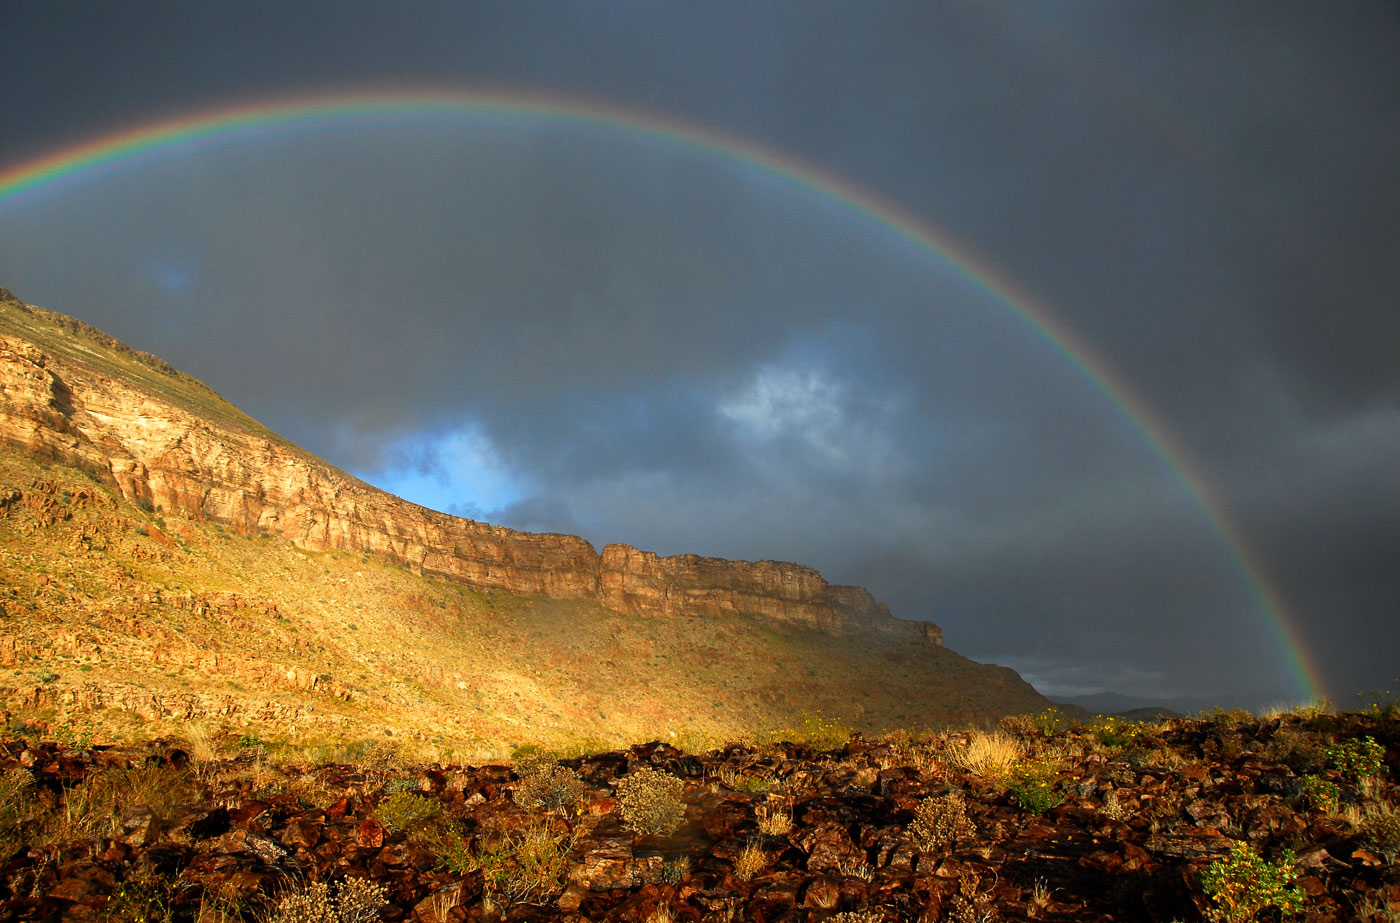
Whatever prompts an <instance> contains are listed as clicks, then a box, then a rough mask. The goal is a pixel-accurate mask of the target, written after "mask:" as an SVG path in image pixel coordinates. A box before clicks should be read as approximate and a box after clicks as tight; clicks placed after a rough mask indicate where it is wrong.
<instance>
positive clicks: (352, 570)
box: [0, 452, 1041, 757]
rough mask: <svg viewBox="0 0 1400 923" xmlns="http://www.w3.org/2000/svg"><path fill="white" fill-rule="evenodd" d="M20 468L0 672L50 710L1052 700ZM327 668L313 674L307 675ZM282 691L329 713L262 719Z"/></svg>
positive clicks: (663, 714) (952, 706) (436, 736)
mask: <svg viewBox="0 0 1400 923" xmlns="http://www.w3.org/2000/svg"><path fill="white" fill-rule="evenodd" d="M6 488H15V489H17V490H18V491H19V492H20V493H21V494H22V499H21V500H20V501H18V502H15V503H12V504H11V505H10V507H9V508H8V509H7V510H5V511H4V513H3V514H0V585H3V586H4V587H6V588H7V589H6V590H5V591H3V592H4V593H6V594H7V595H6V596H5V597H3V598H0V602H3V606H4V610H5V614H4V617H3V619H0V640H3V638H5V637H10V638H15V639H17V640H18V641H19V642H21V659H20V660H19V661H18V662H17V663H15V664H14V665H12V666H10V667H8V668H6V669H5V670H4V671H0V687H8V688H10V689H11V690H13V692H12V693H11V694H10V697H11V698H12V699H13V698H14V697H15V696H17V695H21V694H23V693H25V692H26V691H28V690H32V689H33V688H34V687H35V686H36V685H37V686H39V687H42V688H43V689H44V690H45V692H46V693H48V694H47V695H46V696H45V697H44V700H43V701H42V702H41V703H40V707H38V708H37V709H35V712H36V714H35V715H34V716H33V717H39V718H42V719H45V720H50V721H57V720H60V719H61V718H62V717H63V715H64V714H66V713H68V712H73V717H74V720H75V721H78V722H81V721H86V720H94V719H95V720H96V722H97V723H98V725H99V726H101V727H103V728H104V729H105V731H104V733H107V734H111V735H113V736H119V737H126V736H145V735H148V734H155V733H161V732H164V731H166V730H169V729H170V727H171V726H172V725H171V722H170V721H159V720H158V721H150V720H146V721H139V720H138V718H137V716H136V715H135V714H133V713H132V710H131V709H120V708H114V707H108V708H106V709H104V710H102V711H99V712H96V713H95V714H90V713H89V712H88V711H87V710H82V709H77V708H75V707H73V706H71V705H66V704H65V702H64V698H65V697H64V695H63V693H65V692H67V691H70V690H78V689H81V688H82V687H83V685H84V684H86V683H95V684H98V685H99V686H101V687H103V688H113V687H126V688H131V687H137V688H141V689H148V690H150V691H151V692H153V693H155V694H157V695H160V696H163V697H165V698H166V699H174V698H176V697H178V696H179V695H180V694H183V693H202V694H204V695H205V696H206V697H217V696H228V697H229V699H230V700H231V701H232V702H234V703H238V704H240V705H242V706H243V710H242V711H241V712H238V713H235V714H233V715H228V716H219V715H216V714H212V711H214V710H216V709H215V706H216V704H217V703H216V702H214V701H213V700H212V698H206V701H205V703H204V705H203V706H201V711H200V712H198V713H197V714H196V717H198V718H201V719H202V720H207V721H210V722H214V723H224V724H231V725H233V726H236V727H243V726H246V727H247V728H249V729H250V730H252V731H253V732H254V733H257V734H259V735H263V736H267V735H274V736H275V735H292V736H298V737H301V738H307V739H316V738H325V739H330V738H341V737H348V738H357V737H366V736H371V735H373V736H380V735H383V734H384V733H385V732H386V731H388V732H389V733H390V734H391V735H392V736H393V737H394V738H395V739H396V740H399V741H405V740H408V741H414V742H415V743H416V745H417V746H419V747H423V748H429V749H431V748H437V749H438V750H441V751H448V752H451V753H454V754H456V755H459V756H463V757H465V756H469V755H470V756H477V755H484V754H488V753H501V752H503V751H505V750H507V749H508V748H509V747H511V746H513V745H518V744H521V743H526V742H546V743H550V744H552V745H554V746H566V747H579V746H589V745H593V746H601V745H604V744H611V743H619V742H622V741H627V740H636V739H641V738H650V737H663V738H669V739H675V738H677V736H678V737H679V738H680V739H681V740H682V742H686V743H688V744H691V745H694V744H696V743H697V742H699V741H700V740H703V739H706V738H708V739H714V738H723V737H730V738H735V737H741V736H744V735H746V734H750V733H754V732H756V731H757V730H759V729H761V728H764V727H774V726H782V725H791V724H792V723H793V722H795V721H798V720H800V715H801V713H802V712H804V711H811V712H820V713H822V714H825V715H828V716H832V717H836V718H840V719H842V720H844V721H846V722H848V723H851V724H853V725H857V726H862V727H868V728H872V729H873V728H883V727H893V726H904V727H917V726H935V725H942V724H947V723H958V722H963V721H970V720H975V719H977V718H978V717H984V716H985V715H986V714H987V713H988V712H992V711H1025V710H1029V709H1033V708H1035V707H1036V706H1038V705H1039V704H1040V701H1041V700H1039V699H1038V697H1036V696H1034V694H1033V693H1030V694H1029V695H1028V694H1027V690H1028V687H1026V689H1021V688H1019V687H1018V685H1017V684H1015V683H1014V682H1012V683H1007V684H1006V687H1005V688H998V687H992V688H984V684H985V683H986V679H987V677H986V674H987V672H988V671H987V668H984V667H982V666H980V665H976V664H973V663H971V662H970V661H967V660H966V659H965V658H962V657H960V656H959V655H957V654H955V653H953V652H951V651H946V650H942V649H938V648H929V647H923V646H915V645H912V644H893V643H890V642H879V641H866V642H853V641H850V640H847V639H840V638H834V637H830V636H827V635H822V634H817V633H812V632H803V631H790V630H775V629H773V628H769V627H767V626H763V625H759V624H755V623H749V622H742V621H736V620H725V621H714V620H705V619H669V618H668V619H662V618H642V617H630V616H624V615H620V614H618V613H616V612H613V611H611V610H608V609H605V608H603V607H601V606H598V605H597V604H595V603H590V602H581V601H560V600H544V599H535V598H524V597H514V596H506V595H489V594H482V593H477V592H473V591H471V590H469V589H467V588H465V587H463V586H461V585H460V584H456V583H453V582H450V581H446V580H440V579H433V578H425V577H421V576H418V575H415V574H413V573H411V572H409V571H408V570H407V569H405V568H398V567H393V566H388V565H385V564H381V563H377V562H373V561H369V560H365V559H361V558H359V557H357V556H350V555H341V554H313V553H308V552H304V551H300V550H298V549H296V548H295V547H293V546H292V545H290V544H288V543H285V542H281V541H276V540H271V539H260V538H254V537H245V536H239V535H234V534H232V533H231V532H227V531H225V530H222V529H220V528H219V527H217V526H214V525H210V524H206V523H197V522H193V521H188V520H183V519H178V518H175V517H173V516H162V515H160V514H159V513H153V512H146V511H143V510H141V509H139V508H137V507H135V506H133V505H130V504H127V503H125V502H123V501H121V500H120V499H118V498H117V497H116V496H115V495H113V494H111V493H109V492H108V491H106V490H105V489H103V488H101V487H100V486H98V485H97V484H95V483H94V482H93V481H91V480H89V479H88V478H86V477H85V476H84V475H83V474H81V473H79V472H76V471H73V470H70V469H67V468H63V467H59V466H51V467H44V466H41V465H39V464H37V463H35V462H33V461H31V460H29V459H27V458H23V457H18V456H16V455H15V454H14V453H9V452H5V453H0V494H4V493H5V491H6ZM84 492H85V493H86V494H87V495H88V496H89V497H91V499H86V498H84V497H83V496H82V494H83V493H84ZM65 496H66V498H67V499H65ZM50 520H52V521H50ZM226 594H237V596H238V597H239V599H240V600H241V602H242V603H243V604H244V605H242V606H241V607H236V606H237V602H235V603H234V605H233V606H231V605H229V600H228V598H227V596H226ZM264 602H271V603H273V604H275V607H276V611H275V612H271V611H267V612H265V611H263V610H262V609H260V608H258V605H259V604H261V603H264ZM201 604H202V605H201ZM201 610H202V611H201ZM210 655H217V656H218V658H219V659H218V662H217V663H216V664H215V663H212V662H211V661H210ZM288 671H294V674H295V675H294V676H293V677H292V678H291V679H289V678H288V677H287V673H288ZM52 674H57V678H51V675H52ZM310 676H317V677H320V679H319V680H318V683H317V688H315V689H310V690H307V689H304V688H301V687H302V686H303V685H304V684H305V678H306V677H310ZM997 678H998V679H1003V680H1004V679H1005V677H1001V676H998V677H997ZM45 680H47V681H45ZM979 690H980V691H979ZM269 699H271V700H273V701H277V702H281V703H284V704H286V705H288V706H298V705H302V706H306V705H309V706H311V708H312V709H314V710H313V711H312V712H311V713H310V714H309V715H308V714H304V715H301V716H299V717H298V716H296V715H293V714H282V715H271V716H264V717H262V718H254V717H251V716H250V712H251V711H255V710H256V709H257V708H258V707H259V706H260V705H261V704H262V703H263V702H265V701H267V700H269ZM78 704H81V703H78ZM109 706H110V703H109ZM147 711H148V718H149V711H150V710H149V709H147ZM79 712H81V713H79ZM173 719H174V723H176V724H178V723H179V720H180V719H179V716H178V715H177V716H173Z"/></svg>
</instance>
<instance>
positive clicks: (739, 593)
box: [0, 295, 942, 644]
mask: <svg viewBox="0 0 1400 923" xmlns="http://www.w3.org/2000/svg"><path fill="white" fill-rule="evenodd" d="M5 309H6V311H7V312H9V315H8V316H6V317H5V318H4V320H3V321H0V336H6V337H8V339H4V340H0V357H3V359H4V368H3V369H2V370H0V377H3V379H4V381H5V382H6V396H7V400H6V402H5V403H4V405H2V406H0V439H3V440H5V441H7V442H9V443H10V444H12V445H14V446H16V447H18V448H21V449H23V450H24V451H26V452H28V453H29V454H31V455H34V456H36V457H41V458H48V459H52V460H54V461H62V462H65V463H68V464H74V465H77V466H79V467H81V468H83V469H84V470H87V471H89V472H90V473H92V474H94V475H96V476H97V477H99V478H100V479H102V480H103V481H104V482H105V483H107V484H109V486H114V487H115V488H116V489H117V490H119V491H120V492H121V493H122V495H123V496H125V497H126V498H128V499H130V500H133V501H136V502H144V503H149V504H151V505H152V506H153V507H155V508H157V509H160V510H170V511H178V512H180V513H182V514H184V515H187V516H191V517H195V518H202V519H206V520H208V521H211V522H217V523H220V524H222V525H225V526H228V527H231V528H234V529H236V530H238V531H240V532H242V533H245V534H261V533H264V532H266V533H270V534H273V535H277V536H280V537H282V538H284V539H287V540H289V541H292V542H293V543H294V544H296V545H298V547H302V548H305V549H307V550H312V551H328V550H335V551H345V552H350V553H361V552H368V553H369V554H371V555H372V556H374V557H377V558H380V559H383V560H388V561H394V562H397V563H401V564H406V565H408V566H409V567H411V568H413V569H415V570H417V571H419V572H422V573H430V574H436V575H441V576H446V577H451V578H454V579H460V580H463V581H464V582H466V583H467V585H469V586H471V587H473V588H475V589H490V590H503V591H509V592H518V593H525V594H531V595H533V594H539V595H543V596H546V597H549V598H580V599H597V600H598V601H600V602H601V603H603V604H604V605H606V606H608V607H609V608H613V609H618V610H620V611H625V612H633V613H645V612H656V613H659V614H663V615H668V614H677V613H688V614H705V615H711V616H719V615H746V616H758V617H763V618H769V619H774V620H777V621H781V622H789V623H793V624H802V625H808V626H810V627H814V628H817V629H819V630H824V631H831V632H834V633H843V632H847V631H852V630H865V631H884V632H898V631H904V632H911V633H916V634H918V635H919V636H921V637H922V638H924V639H925V640H927V641H929V642H930V643H934V644H941V643H942V632H941V630H940V629H939V628H938V627H937V626H936V625H933V624H932V623H927V622H915V621H911V620H904V619H896V618H894V616H892V615H891V613H890V612H889V609H888V607H886V606H884V605H882V604H880V603H878V602H877V601H876V600H875V599H874V597H873V596H871V594H870V593H869V592H868V591H867V590H865V589H864V588H863V587H851V586H837V585H832V584H829V583H828V582H827V581H826V580H825V579H824V578H823V577H822V576H821V574H820V573H818V572H817V571H816V570H815V569H813V568H810V567H807V566H805V565H801V564H795V563H791V562H784V561H731V560H727V559H722V558H713V557H702V556H699V555H693V554H682V555H674V556H667V557H662V556H660V555H657V554H655V553H652V552H647V551H643V550H641V549H637V548H634V547H632V546H630V545H625V544H620V543H615V544H609V545H606V546H605V547H604V548H603V550H602V551H601V552H598V551H597V550H595V549H594V548H593V546H592V545H591V544H590V543H589V542H587V541H586V540H584V539H582V538H580V537H578V536H574V535H568V534H565V533H532V532H520V531H517V530H513V529H508V528H506V527H504V526H498V525H493V524H489V523H481V522H477V521H475V520H470V519H462V518H459V517H455V516H451V515H448V514H446V513H440V512H437V511H434V510H430V509H427V508H426V507H421V506H418V505H417V504H413V503H411V502H409V501H405V500H403V499H401V498H398V497H394V496H393V495H391V494H388V493H387V492H385V491H382V490H380V489H378V488H375V487H373V486H371V485H368V484H366V483H364V482H363V481H361V480H359V479H358V478H355V477H353V476H351V475H349V474H347V473H345V472H343V471H341V470H339V469H338V468H335V467H334V466H333V465H330V464H329V463H327V462H325V461H323V460H321V459H319V458H316V457H315V456H313V455H311V454H310V453H307V452H305V451H304V450H302V449H300V448H298V447H296V446H294V445H292V444H291V443H289V442H287V441H286V440H284V439H281V438H280V437H277V436H276V435H275V434H273V433H271V432H270V431H268V430H267V429H266V428H265V427H262V426H261V425H260V424H257V423H256V421H253V420H252V419H251V418H250V417H247V416H246V414H243V413H242V412H241V411H238V410H237V408H235V407H233V405H231V404H228V403H227V402H226V401H224V400H223V399H222V398H221V397H219V396H218V395H217V394H216V393H215V392H214V391H213V390H212V389H209V388H208V387H207V386H206V385H204V384H203V383H201V382H199V381H197V380H196V379H194V378H192V377H190V376H188V375H185V374H184V373H182V372H179V371H178V370H176V369H174V368H173V367H172V366H170V365H169V364H168V363H166V362H165V361H164V360H162V359H160V358H159V357H156V356H153V355H151V354H149V353H143V352H140V351H138V350H134V349H131V348H130V347H128V346H126V345H125V344H123V343H121V342H120V341H119V340H117V339H116V338H114V337H111V336H109V335H107V334H105V333H103V332H102V331H99V330H96V329H95V328H92V327H90V326H89V325H87V324H85V323H83V322H81V321H76V320H74V319H72V318H68V317H66V316H64V315H61V314H57V313H55V312H51V311H46V310H44V309H41V308H33V307H30V306H27V305H23V304H22V303H20V302H19V300H18V299H17V298H14V297H13V296H12V295H11V296H10V300H9V301H8V303H7V304H6V305H5ZM15 312H18V313H22V314H24V315H27V316H28V317H29V318H31V319H32V320H33V321H34V322H35V323H33V324H32V325H31V334H30V336H31V338H32V339H31V341H30V342H28V343H27V345H26V343H25V341H24V340H23V339H20V337H22V335H23V331H22V329H21V325H20V324H17V323H16V322H15V320H16V319H15V317H14V316H13V314H14V313H15ZM44 326H50V327H52V328H54V330H56V331H62V332H66V333H67V334H69V335H70V336H71V337H75V338H83V339H86V340H88V341H89V342H91V343H94V344H96V345H97V346H99V347H100V348H102V349H105V350H109V351H112V352H113V353H115V354H117V355H118V356H129V357H131V358H133V359H134V360H135V361H136V362H139V363H140V364H141V365H143V366H145V367H147V368H149V369H151V370H153V371H154V372H156V373H157V374H159V375H161V376H163V377H164V378H166V379H167V380H169V381H170V383H171V384H173V385H175V387H167V388H166V389H164V393H162V394H159V395H158V396H159V397H163V398H165V399H166V400H167V401H168V406H164V407H162V406H152V404H153V397H152V395H150V394H141V393H139V391H137V390H136V389H133V388H131V387H129V386H128V385H127V384H126V383H125V382H123V381H122V380H120V379H119V378H117V377H115V376H113V375H109V374H105V373H106V372H107V371H108V369H107V368H104V367H103V366H107V367H110V365H111V360H110V358H108V359H107V361H106V362H102V361H101V360H102V358H104V357H101V356H99V355H96V354H95V353H94V351H92V350H89V351H88V354H87V355H83V354H81V353H79V352H78V351H76V350H70V351H69V354H68V355H67V356H62V355H59V356H55V355H52V353H54V352H55V350H54V349H52V346H53V343H52V338H51V337H45V336H43V335H42V328H43V327H44ZM36 331H37V332H39V333H40V335H39V336H37V337H36V336H34V332H36ZM35 339H37V340H40V341H43V342H42V343H41V342H33V340H35ZM192 392H193V393H192ZM210 416H212V417H213V418H214V419H215V420H216V421H219V422H223V423H224V424H225V426H224V427H217V428H216V427H212V426H209V425H207V418H208V417H210ZM249 458H253V459H256V462H257V463H254V464H250V463H248V461H247V459H249Z"/></svg>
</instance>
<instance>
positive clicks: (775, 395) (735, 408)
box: [716, 366, 899, 474]
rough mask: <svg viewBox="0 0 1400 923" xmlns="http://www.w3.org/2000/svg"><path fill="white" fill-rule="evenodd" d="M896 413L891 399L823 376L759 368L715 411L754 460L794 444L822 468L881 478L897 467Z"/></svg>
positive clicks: (796, 370)
mask: <svg viewBox="0 0 1400 923" xmlns="http://www.w3.org/2000/svg"><path fill="white" fill-rule="evenodd" d="M896 409H897V401H895V400H894V399H892V398H875V399H872V398H871V397H869V396H866V395H863V394H860V393H859V392H857V391H856V389H854V388H852V387H851V386H850V385H849V384H847V383H846V382H844V381H841V380H839V379H836V378H833V377H831V376H830V375H828V374H825V373H823V372H821V371H818V370H811V369H797V368H791V367H783V366H764V367H762V368H760V369H759V370H758V372H757V373H756V374H754V376H753V377H752V378H751V379H750V380H749V381H748V382H747V383H746V384H745V385H744V386H743V387H742V388H739V389H738V390H736V391H734V392H732V393H731V394H729V395H728V396H727V397H726V398H724V399H723V400H721V401H720V402H719V403H718V405H717V406H716V410H717V411H718V413H719V415H720V416H721V417H723V418H724V419H726V420H728V421H730V422H731V423H733V424H734V426H735V430H736V435H738V436H739V437H740V438H741V439H743V440H745V441H747V442H748V443H750V446H751V449H753V450H754V454H755V460H760V458H761V456H762V455H763V454H764V450H765V449H768V448H770V447H771V446H773V445H774V444H775V443H778V442H780V441H782V442H787V443H792V442H795V443H797V444H798V445H799V446H801V447H803V448H804V449H805V450H806V451H807V453H808V456H807V457H808V460H810V461H815V462H816V463H817V464H818V465H819V466H820V467H824V468H828V469H834V470H836V471H842V472H845V471H857V470H867V471H870V472H872V473H881V474H888V473H890V469H891V468H892V466H895V465H897V464H898V461H899V452H898V449H897V447H896V446H895V443H894V439H893V438H892V437H891V435H890V432H889V428H890V427H891V426H892V425H893V417H894V415H895V410H896ZM790 462H791V459H790V458H784V463H790Z"/></svg>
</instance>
